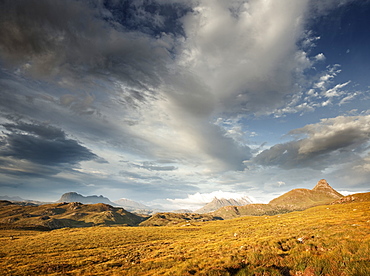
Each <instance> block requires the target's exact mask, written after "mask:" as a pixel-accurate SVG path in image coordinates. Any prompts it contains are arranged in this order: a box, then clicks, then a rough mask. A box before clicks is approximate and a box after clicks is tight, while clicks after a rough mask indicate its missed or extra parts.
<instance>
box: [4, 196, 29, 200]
mask: <svg viewBox="0 0 370 276" xmlns="http://www.w3.org/2000/svg"><path fill="white" fill-rule="evenodd" d="M0 200H8V201H26V199H23V198H21V197H19V196H7V195H0Z"/></svg>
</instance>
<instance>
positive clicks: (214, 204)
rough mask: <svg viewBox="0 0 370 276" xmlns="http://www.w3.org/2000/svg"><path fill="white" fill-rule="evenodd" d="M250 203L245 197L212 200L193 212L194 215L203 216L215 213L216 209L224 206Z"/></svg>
mask: <svg viewBox="0 0 370 276" xmlns="http://www.w3.org/2000/svg"><path fill="white" fill-rule="evenodd" d="M251 203H252V202H251V201H250V200H249V199H248V198H247V197H242V198H240V199H233V198H229V199H226V198H217V197H215V198H213V200H212V201H211V202H209V203H208V204H206V205H205V206H203V207H202V208H200V209H198V210H196V211H195V213H199V214H204V213H210V212H213V211H216V210H217V209H219V208H221V207H225V206H243V205H247V204H251Z"/></svg>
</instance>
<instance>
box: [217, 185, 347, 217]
mask: <svg viewBox="0 0 370 276" xmlns="http://www.w3.org/2000/svg"><path fill="white" fill-rule="evenodd" d="M341 198H343V196H342V195H341V194H340V193H338V192H337V191H336V190H334V189H333V188H332V187H331V186H330V185H329V184H328V182H327V181H326V180H325V179H321V180H320V181H319V182H318V183H317V184H316V186H315V187H314V188H313V189H312V190H309V189H294V190H291V191H289V192H287V193H285V194H283V195H281V196H279V197H277V198H275V199H273V200H271V201H270V202H269V203H268V204H248V205H244V206H226V207H222V208H220V209H217V210H216V211H214V212H212V213H210V214H211V215H214V216H219V217H222V218H223V219H231V218H235V217H240V216H263V215H276V214H283V213H287V212H292V211H300V210H305V209H308V208H311V207H314V206H319V205H325V204H330V203H332V202H333V201H335V200H340V199H341Z"/></svg>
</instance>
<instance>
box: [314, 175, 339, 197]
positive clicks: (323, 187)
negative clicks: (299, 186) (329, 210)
mask: <svg viewBox="0 0 370 276" xmlns="http://www.w3.org/2000/svg"><path fill="white" fill-rule="evenodd" d="M312 191H316V192H318V191H321V192H325V193H328V194H332V195H336V196H338V197H342V196H343V195H341V194H340V193H338V192H337V191H336V190H334V189H333V188H332V187H331V186H330V185H329V183H328V182H327V181H326V180H325V179H321V180H320V181H319V182H317V184H316V186H315V187H314V188H313V189H312Z"/></svg>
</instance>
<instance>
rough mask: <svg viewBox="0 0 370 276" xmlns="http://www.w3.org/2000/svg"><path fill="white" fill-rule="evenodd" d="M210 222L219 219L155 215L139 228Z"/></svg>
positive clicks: (185, 215) (200, 216) (211, 216)
mask: <svg viewBox="0 0 370 276" xmlns="http://www.w3.org/2000/svg"><path fill="white" fill-rule="evenodd" d="M212 220H221V218H220V217H215V216H213V215H210V214H204V215H200V214H195V213H181V214H179V213H157V214H154V215H153V216H151V217H150V218H149V219H147V220H145V221H144V222H142V223H140V226H179V225H180V226H190V225H192V224H193V223H195V222H204V221H212Z"/></svg>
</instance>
